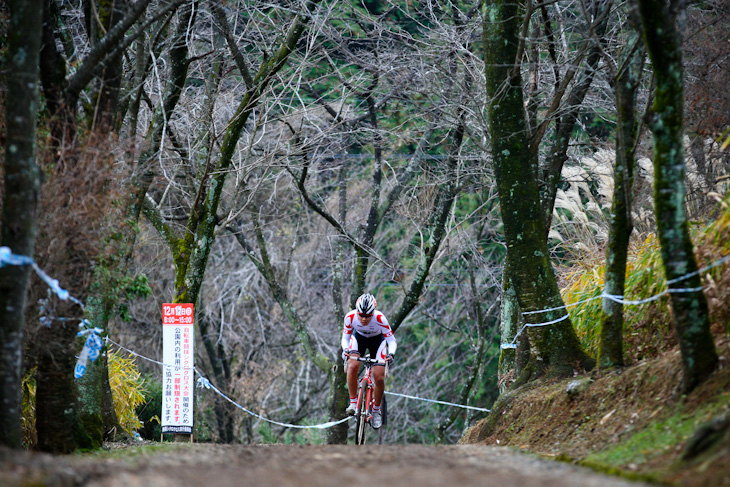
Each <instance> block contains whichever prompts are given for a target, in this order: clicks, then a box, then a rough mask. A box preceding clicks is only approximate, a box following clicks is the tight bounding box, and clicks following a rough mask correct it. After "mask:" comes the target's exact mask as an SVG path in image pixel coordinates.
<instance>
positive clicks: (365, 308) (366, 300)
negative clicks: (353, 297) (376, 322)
mask: <svg viewBox="0 0 730 487" xmlns="http://www.w3.org/2000/svg"><path fill="white" fill-rule="evenodd" d="M375 306H376V303H375V296H373V295H372V294H368V293H365V294H363V295H362V296H360V297H359V298H357V302H356V303H355V309H356V310H357V312H358V313H360V314H363V315H371V314H373V312H374V311H375Z"/></svg>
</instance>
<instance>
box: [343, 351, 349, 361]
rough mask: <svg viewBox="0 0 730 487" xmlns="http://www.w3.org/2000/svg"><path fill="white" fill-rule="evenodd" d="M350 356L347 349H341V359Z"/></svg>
mask: <svg viewBox="0 0 730 487" xmlns="http://www.w3.org/2000/svg"><path fill="white" fill-rule="evenodd" d="M349 357H350V351H349V350H343V351H342V360H347V359H348V358H349Z"/></svg>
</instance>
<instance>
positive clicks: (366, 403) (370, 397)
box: [350, 355, 388, 445]
mask: <svg viewBox="0 0 730 487" xmlns="http://www.w3.org/2000/svg"><path fill="white" fill-rule="evenodd" d="M350 358H352V359H354V360H357V361H358V362H362V363H363V364H364V365H365V371H364V373H363V376H362V379H360V385H359V386H358V388H357V409H356V410H355V419H356V424H355V444H356V445H364V444H365V431H366V429H365V425H366V424H371V420H372V419H373V406H374V405H375V394H374V392H375V384H374V383H373V378H372V370H371V367H372V366H373V365H374V364H380V365H382V364H383V363H382V362H379V361H377V360H373V359H371V358H370V356H369V355H366V356H365V357H364V358H363V357H356V356H353V357H350ZM387 370H388V369H387V368H386V373H387ZM381 414H382V417H383V425H382V426H381V427H380V428H379V430H378V444H381V443H382V442H383V426H385V424H386V414H387V408H386V405H385V397H383V404H382V406H381ZM371 426H372V424H371Z"/></svg>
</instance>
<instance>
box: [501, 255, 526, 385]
mask: <svg viewBox="0 0 730 487" xmlns="http://www.w3.org/2000/svg"><path fill="white" fill-rule="evenodd" d="M521 318H522V314H521V313H520V304H519V302H518V300H517V293H516V292H515V289H514V286H513V285H512V283H511V281H510V279H509V268H508V267H507V265H505V266H504V267H503V268H502V317H501V320H500V327H501V330H500V332H501V333H500V335H501V340H500V341H501V343H502V348H501V351H500V354H499V367H498V374H499V380H498V381H497V383H498V384H499V392H500V393H502V392H504V391H505V390H507V389H509V386H510V383H511V382H513V381H514V380H515V378H516V375H517V374H519V371H518V370H517V369H516V352H517V344H514V343H512V341H513V340H514V338H515V335H517V330H518V327H520V326H522V319H521Z"/></svg>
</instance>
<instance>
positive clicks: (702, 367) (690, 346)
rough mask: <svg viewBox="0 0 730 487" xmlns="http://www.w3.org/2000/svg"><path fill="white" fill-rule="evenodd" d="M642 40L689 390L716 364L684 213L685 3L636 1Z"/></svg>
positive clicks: (668, 263)
mask: <svg viewBox="0 0 730 487" xmlns="http://www.w3.org/2000/svg"><path fill="white" fill-rule="evenodd" d="M637 1H638V5H639V13H640V16H641V24H642V27H643V35H644V44H645V45H646V50H647V52H648V53H649V58H650V59H651V63H652V66H653V69H654V76H655V83H656V88H655V92H654V105H653V112H654V113H653V120H652V127H651V128H652V131H653V134H654V205H655V213H656V219H657V230H658V234H659V241H660V243H661V254H662V261H663V263H664V272H665V275H666V277H667V284H668V286H669V292H670V297H671V304H672V317H673V320H674V328H675V331H676V334H677V341H678V342H679V347H680V350H681V352H682V372H683V376H682V386H683V388H684V390H685V391H689V390H692V389H693V388H694V387H695V386H697V385H698V384H699V383H700V382H702V381H703V380H704V379H705V378H706V377H707V376H709V375H710V373H712V371H713V370H714V368H715V365H716V364H717V353H716V351H715V343H714V340H713V337H712V334H711V333H710V320H709V315H708V309H707V299H706V298H705V295H704V293H703V292H702V281H701V279H700V276H699V275H698V274H695V275H692V276H691V277H689V278H686V279H682V280H677V278H679V277H681V276H684V275H686V274H691V273H694V272H695V271H696V270H697V262H696V261H695V257H694V253H693V247H692V241H691V240H690V236H689V231H688V228H687V217H686V213H685V194H686V187H685V182H684V179H685V171H686V168H685V161H684V141H683V130H684V82H683V70H682V40H681V33H680V31H679V29H678V27H677V19H678V17H679V16H680V15H682V14H683V9H684V8H685V5H684V3H682V2H679V1H675V0H672V1H671V2H668V1H664V0H637Z"/></svg>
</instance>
